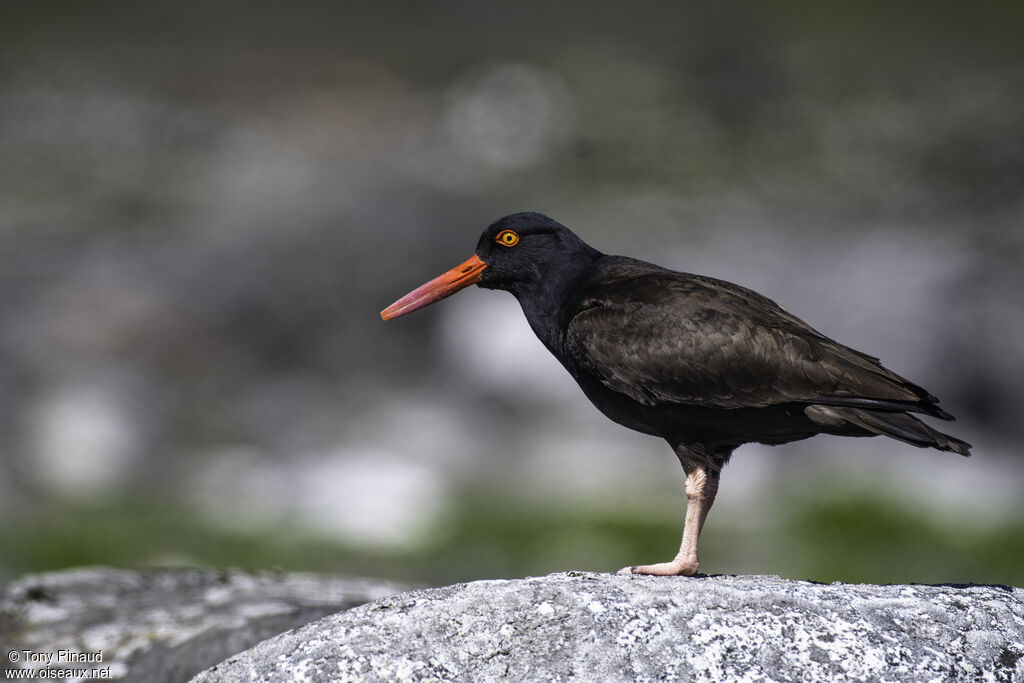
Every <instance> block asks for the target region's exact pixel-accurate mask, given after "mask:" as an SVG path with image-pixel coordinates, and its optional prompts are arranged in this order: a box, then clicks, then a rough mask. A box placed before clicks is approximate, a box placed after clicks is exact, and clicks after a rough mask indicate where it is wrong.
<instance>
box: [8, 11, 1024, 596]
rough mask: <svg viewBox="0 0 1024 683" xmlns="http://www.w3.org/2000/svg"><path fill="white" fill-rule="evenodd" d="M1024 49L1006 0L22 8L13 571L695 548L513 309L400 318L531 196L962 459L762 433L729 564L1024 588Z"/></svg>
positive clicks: (433, 567)
mask: <svg viewBox="0 0 1024 683" xmlns="http://www.w3.org/2000/svg"><path fill="white" fill-rule="evenodd" d="M546 5H554V6H546ZM627 7H628V8H627ZM1021 35H1024V6H1022V5H1018V4H1014V3H988V2H981V3H939V4H928V5H921V4H918V5H916V6H915V5H914V4H912V3H908V4H907V5H906V6H904V5H900V4H892V3H887V4H884V5H882V4H879V5H877V6H876V5H871V4H864V3H859V2H839V3H828V4H827V5H821V4H819V3H808V2H795V1H788V0H784V1H781V2H775V3H759V4H756V5H751V6H743V7H740V6H731V5H728V4H724V5H723V4H718V3H699V4H698V3H692V4H691V3H657V2H649V1H645V0H640V1H634V2H630V3H610V2H600V1H599V2H583V1H581V0H580V1H572V2H562V3H497V2H485V3H480V2H464V1H461V0H447V1H441V2H433V3H415V2H393V3H376V4H371V3H346V2H326V1H325V2H311V1H309V0H300V1H298V2H290V3H283V2H282V3H274V4H272V3H260V2H252V3H245V4H238V3H230V2H226V1H223V0H209V1H207V2H202V3H135V2H92V3H80V2H70V1H67V2H49V3H32V2H17V1H15V2H4V3H2V5H0V160H2V163H0V521H2V524H0V548H2V550H0V580H4V579H10V578H12V577H14V576H16V575H19V574H21V573H24V572H27V571H36V570H45V569H54V568H59V567H66V566H73V565H82V564H93V563H100V564H115V565H125V566H139V565H152V564H160V565H167V564H202V565H221V566H224V565H233V566H242V567H252V568H282V569H302V570H313V571H325V572H334V573H354V574H366V575H372V576H382V577H391V578H400V579H405V580H410V581H418V582H423V583H438V584H439V583H449V582H453V581H457V580H469V579H477V578H487V577H513V576H522V575H526V574H542V573H548V572H552V571H560V570H566V569H586V570H602V571H610V570H616V569H618V568H619V567H621V566H623V565H627V564H636V563H640V562H651V561H661V560H667V559H669V558H670V557H671V556H672V555H673V554H674V551H675V549H676V548H677V547H678V546H677V544H678V542H679V534H680V532H681V529H682V518H683V509H684V497H683V491H682V489H683V473H682V471H681V468H680V467H679V464H678V462H677V461H676V459H675V457H674V455H673V454H672V452H671V451H670V450H669V448H668V447H667V446H666V444H664V443H663V442H661V441H658V440H657V439H653V438H651V437H646V436H642V435H639V434H635V433H632V432H629V431H628V430H625V429H623V428H621V427H618V426H616V425H614V424H612V423H611V422H609V421H607V420H606V419H605V418H604V417H602V416H601V415H600V414H598V412H597V411H596V410H595V409H594V408H593V407H592V406H591V405H590V404H589V403H588V402H587V401H586V399H585V398H584V397H583V395H582V394H581V393H580V392H579V390H578V389H577V387H576V386H575V384H574V383H573V381H572V380H571V378H570V377H569V376H568V375H567V374H566V373H565V372H564V371H563V370H562V368H561V367H560V366H559V365H558V364H557V362H556V361H555V360H554V359H553V358H551V357H550V356H548V354H547V352H546V351H545V350H544V349H543V348H542V347H541V345H540V343H539V342H537V340H536V339H535V338H533V336H532V333H531V332H530V330H529V329H528V327H527V326H526V323H525V321H524V320H523V318H522V314H521V313H520V311H519V310H518V307H517V304H516V303H515V301H514V299H512V297H511V296H509V295H507V294H505V293H501V292H485V291H481V290H477V289H476V288H474V289H472V290H471V291H466V292H464V293H462V294H460V295H458V296H457V297H455V298H453V299H449V300H447V301H445V302H444V303H443V304H441V305H438V306H435V307H432V308H430V309H427V310H424V311H421V312H418V313H416V314H415V315H412V316H409V317H405V318H401V319H399V320H396V321H392V322H389V323H386V324H385V323H383V322H382V321H381V320H380V318H379V316H378V312H379V311H380V309H382V308H384V307H385V306H386V305H387V304H389V303H391V302H392V301H393V300H395V299H397V298H398V297H399V296H401V295H402V294H404V293H406V292H407V291H409V290H410V289H412V288H413V287H415V286H417V285H419V284H421V283H423V282H425V281H426V280H428V279H429V278H431V277H433V276H435V275H437V274H439V273H440V272H442V271H443V270H446V269H447V268H449V267H451V266H454V265H455V264H457V263H460V262H462V261H463V260H464V259H466V258H468V257H469V256H470V254H471V253H472V250H473V248H474V246H475V244H476V240H477V237H478V235H479V232H480V231H481V230H482V229H483V228H484V227H485V226H486V225H487V224H489V223H490V222H491V221H493V220H495V219H496V218H498V217H500V216H502V215H505V214H507V213H511V212H513V211H519V210H538V211H543V212H545V213H547V214H549V215H551V216H553V217H555V218H556V219H558V220H559V221H561V222H563V223H565V224H566V225H568V226H569V227H571V228H573V229H574V230H575V231H576V232H577V233H579V234H580V235H581V236H582V237H583V238H584V239H586V240H587V241H588V242H590V243H591V244H592V245H594V246H596V247H598V248H599V249H601V250H603V251H606V252H609V253H624V254H629V255H632V256H636V257H640V258H644V259H647V260H652V261H656V262H658V263H660V264H663V265H666V266H670V267H673V268H676V269H680V270H686V271H690V272H698V273H702V274H707V275H712V276H715V277H720V278H724V279H728V280H731V281H734V282H737V283H740V284H742V285H745V286H748V287H752V288H754V289H756V290H758V291H760V292H762V293H764V294H766V295H768V296H770V297H771V298H773V299H775V300H776V301H778V302H780V303H781V304H782V305H784V306H786V307H787V308H789V309H790V310H792V311H793V312H794V313H796V314H797V315H799V316H801V317H803V318H804V319H806V320H807V321H809V322H810V323H811V324H812V325H813V326H814V327H816V328H817V329H819V330H821V331H822V332H824V333H825V334H827V335H829V336H832V337H834V338H837V339H838V340H840V341H842V342H844V343H846V344H849V345H851V346H853V347H854V348H857V349H859V350H862V351H865V352H867V353H871V354H873V355H877V356H880V357H881V358H882V359H883V362H884V363H885V364H886V365H887V366H888V367H890V368H892V369H894V370H896V371H897V372H899V373H901V374H903V375H905V376H907V377H908V378H910V379H912V380H913V381H915V382H918V383H920V384H922V385H924V386H925V387H927V388H928V389H929V390H930V391H931V392H932V393H934V394H936V395H938V396H939V397H941V399H942V405H943V407H945V408H946V409H948V410H949V411H950V412H952V413H953V414H955V415H956V416H957V418H958V421H957V422H956V423H954V424H951V425H941V426H942V428H944V429H947V430H948V431H950V432H951V433H953V434H955V435H957V436H959V437H961V438H964V439H966V440H967V441H970V442H972V443H973V444H974V446H975V449H974V457H972V458H970V459H965V458H960V457H958V456H955V455H952V454H949V453H940V452H937V451H925V450H919V449H915V448H913V447H911V446H907V445H905V444H901V443H899V442H896V441H893V440H888V439H841V438H835V437H824V436H822V437H816V438H814V439H811V440H808V441H804V442H800V443H796V444H791V445H788V446H782V447H777V448H769V447H763V446H757V445H747V446H744V447H742V448H740V449H739V450H738V451H737V453H736V455H735V457H734V458H733V461H732V463H731V464H730V465H729V466H728V467H727V468H726V470H725V472H724V474H723V484H722V490H721V493H720V495H719V498H718V501H717V502H716V504H715V509H714V511H713V512H712V514H711V516H710V518H709V521H708V524H707V527H706V529H705V533H704V535H703V537H702V554H701V559H702V565H701V568H702V570H704V571H707V572H712V573H762V574H764V573H780V574H782V575H784V576H788V577H792V578H806V579H817V580H821V581H832V580H844V581H875V582H886V583H887V582H904V581H918V582H970V581H973V582H1000V583H1011V584H1016V585H1024V457H1022V454H1021V443H1022V440H1024V419H1022V417H1024V416H1022V414H1021V409H1022V407H1024V267H1022V263H1024V192H1022V188H1024V42H1022V41H1021Z"/></svg>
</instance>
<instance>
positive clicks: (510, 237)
mask: <svg viewBox="0 0 1024 683" xmlns="http://www.w3.org/2000/svg"><path fill="white" fill-rule="evenodd" d="M494 241H495V242H497V243H498V244H501V245H503V246H506V247H514V246H516V245H517V244H519V235H518V234H516V231H515V230H502V231H501V232H499V233H498V236H497V237H495V238H494Z"/></svg>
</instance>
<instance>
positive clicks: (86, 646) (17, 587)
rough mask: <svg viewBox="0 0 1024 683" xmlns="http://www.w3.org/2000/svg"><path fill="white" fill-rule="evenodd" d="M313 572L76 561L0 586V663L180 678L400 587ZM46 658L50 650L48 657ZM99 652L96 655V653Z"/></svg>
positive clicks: (158, 679)
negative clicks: (76, 565)
mask: <svg viewBox="0 0 1024 683" xmlns="http://www.w3.org/2000/svg"><path fill="white" fill-rule="evenodd" d="M399 589H400V588H399V587H398V586H396V585H394V584H388V583H384V582H382V581H368V580H364V579H352V578H338V577H335V578H329V577H322V576H315V575H311V574H274V573H262V574H252V573H247V572H242V571H235V570H231V571H216V570H208V569H161V570H148V571H126V570H116V569H106V568H88V569H75V570H69V571H63V572H53V573H48V574H38V575H30V576H27V577H24V578H22V579H19V580H18V581H16V582H15V583H12V584H11V585H9V586H8V587H7V588H6V590H4V592H3V593H2V594H0V643H2V644H3V651H4V656H3V663H2V664H0V670H3V671H4V672H5V673H6V672H7V671H8V670H10V669H19V668H22V669H34V670H36V675H37V676H39V675H42V671H43V670H47V669H48V670H49V671H48V674H49V677H51V678H52V677H54V676H53V672H54V671H57V670H61V671H67V670H70V669H87V670H90V671H93V672H94V673H92V674H88V673H84V672H79V673H84V675H98V676H100V677H103V678H108V679H114V680H117V679H121V680H129V681H133V682H136V681H138V682H142V683H150V682H154V683H163V682H165V681H166V682H168V683H169V682H172V681H175V682H177V681H184V680H187V679H188V678H189V677H190V676H192V675H194V674H195V673H197V672H199V671H202V670H203V669H205V668H207V667H209V666H211V665H212V664H215V663H216V662H219V661H221V660H223V659H224V658H225V657H227V656H229V655H231V654H233V653H236V652H240V651H241V650H244V649H245V648H247V647H251V646H252V645H255V644H256V643H258V642H260V641H261V640H263V639H265V638H268V637H270V636H272V635H274V634H276V633H281V632H282V631H285V630H287V629H290V628H294V627H296V626H301V625H302V624H305V623H308V622H310V621H312V620H314V619H318V618H320V617H322V616H324V615H325V614H331V613H334V612H337V611H339V610H344V609H348V608H350V607H353V606H355V605H360V604H363V603H365V602H368V601H369V600H373V599H376V598H380V597H382V596H384V595H388V594H391V593H394V592H396V591H398V590H399ZM47 658H51V659H50V661H49V662H47V661H46V659H47ZM97 659H98V660H99V661H96V660H97Z"/></svg>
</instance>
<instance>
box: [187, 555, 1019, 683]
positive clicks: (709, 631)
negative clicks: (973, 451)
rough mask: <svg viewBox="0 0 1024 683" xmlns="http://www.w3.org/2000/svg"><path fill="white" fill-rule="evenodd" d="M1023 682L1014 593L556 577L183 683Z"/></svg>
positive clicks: (386, 604)
mask: <svg viewBox="0 0 1024 683" xmlns="http://www.w3.org/2000/svg"><path fill="white" fill-rule="evenodd" d="M573 679H575V680H600V681H643V680H715V681H720V680H747V681H761V680H785V681H792V680H803V681H808V680H810V681H817V680H828V681H834V680H889V681H925V680H928V681H934V680H995V681H1011V680H1022V681H1024V589H1020V588H1009V587H1005V586H898V585H897V586H874V585H851V584H832V585H823V584H814V583H808V582H804V581H791V580H785V579H780V578H778V577H771V576H745V577H740V576H710V577H700V578H696V579H683V578H680V579H665V578H653V577H640V576H616V575H603V574H579V573H569V574H553V575H551V576H547V577H540V578H530V579H523V580H514V581H478V582H474V583H468V584H461V585H456V586H451V587H447V588H436V589H429V590H417V591H411V592H407V593H401V594H397V595H392V596H390V597H387V598H383V599H381V600H377V601H376V602H373V603H370V604H367V605H363V606H361V607H357V608H355V609H352V610H349V611H347V612H343V613H340V614H334V615H332V616H329V617H326V618H324V619H322V620H320V621H317V622H314V623H310V624H307V625H306V626H303V627H301V628H299V629H296V630H294V631H290V632H288V633H284V634H281V635H278V636H276V637H274V638H271V639H270V640H267V641H265V642H263V643H261V644H259V645H257V646H256V647H254V648H252V649H251V650H248V651H246V652H244V653H242V654H239V655H236V656H234V657H231V658H229V659H228V660H227V661H225V662H222V663H221V664H219V665H217V666H215V667H213V668H212V669H209V670H208V671H205V672H203V673H202V674H200V675H199V676H197V677H196V678H194V679H193V680H194V681H197V682H205V683H211V682H214V681H217V682H235V681H238V682H245V683H248V682H249V681H257V680H258V681H354V680H359V681H374V680H387V681H394V680H399V681H419V680H435V681H436V680H445V681H447V680H454V681H481V680H511V681H520V680H530V681H544V680H573Z"/></svg>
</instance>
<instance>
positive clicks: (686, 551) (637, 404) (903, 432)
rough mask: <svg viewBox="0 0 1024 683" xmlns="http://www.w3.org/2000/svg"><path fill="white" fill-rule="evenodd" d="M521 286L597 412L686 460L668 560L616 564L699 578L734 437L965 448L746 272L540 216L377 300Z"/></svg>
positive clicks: (917, 397)
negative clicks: (671, 265) (649, 255)
mask: <svg viewBox="0 0 1024 683" xmlns="http://www.w3.org/2000/svg"><path fill="white" fill-rule="evenodd" d="M473 284H475V285H479V286H480V287H485V288H488V289H504V290H506V291H509V292H511V293H512V295H513V296H515V297H516V299H518V300H519V304H520V305H521V306H522V308H523V313H525V314H526V319H527V320H528V321H529V323H530V327H532V328H533V331H534V332H535V333H536V334H537V336H538V337H539V338H540V340H541V341H542V342H543V343H544V346H546V347H547V348H548V350H549V351H551V353H553V354H554V355H555V357H556V358H557V359H558V360H559V361H561V363H562V365H564V366H565V369H566V370H568V371H569V374H571V375H572V376H573V378H574V379H575V380H576V382H577V383H578V384H579V385H580V388H581V389H583V393H584V394H586V395H587V398H589V399H590V400H591V402H592V403H593V404H594V405H595V406H597V408H598V410H600V411H601V412H602V413H604V414H605V415H606V416H607V417H609V418H611V419H612V420H614V421H615V422H618V423H619V424H621V425H624V426H626V427H629V428H630V429H635V430H637V431H639V432H643V433H645V434H653V435H655V436H660V437H662V438H664V439H665V440H666V441H668V443H669V445H670V446H672V449H673V450H674V451H675V453H676V455H677V456H678V457H679V461H680V462H681V463H682V465H683V470H684V471H685V472H686V497H687V505H686V522H685V524H684V526H683V540H682V544H681V546H680V548H679V554H677V555H676V557H675V559H673V560H672V561H671V562H663V563H660V564H653V565H643V566H636V567H627V568H625V569H623V570H622V571H623V572H626V573H629V572H632V573H637V574H657V575H677V574H682V575H687V576H690V575H693V574H695V573H696V572H697V537H698V536H699V534H700V530H701V526H702V525H703V524H704V519H705V518H706V517H707V514H708V510H710V509H711V504H712V503H713V502H714V500H715V493H716V491H717V490H718V479H719V473H720V472H721V469H722V466H723V465H725V463H726V462H727V461H728V460H729V457H730V455H732V452H733V450H734V449H735V448H736V447H737V446H739V445H740V444H744V443H749V442H757V443H764V444H773V445H774V444H781V443H787V442H789V441H796V440H798V439H806V438H807V437H809V436H814V435H815V434H839V435H843V436H876V435H879V434H881V435H883V436H889V437H892V438H894V439H899V440H900V441H905V442H906V443H909V444H913V445H914V446H920V447H931V448H937V449H939V450H943V451H952V452H954V453H959V454H960V455H970V444H967V443H965V442H963V441H961V440H960V439H957V438H954V437H952V436H949V435H947V434H943V433H942V432H939V431H937V430H935V429H933V428H931V427H930V426H928V425H927V424H925V423H923V422H921V421H920V420H918V419H917V418H916V417H914V416H913V415H911V413H922V414H924V415H929V416H931V417H937V418H939V419H942V420H952V419H953V418H952V416H951V415H949V414H948V413H947V412H946V411H944V410H942V408H939V406H938V405H937V404H938V399H936V398H935V397H934V396H932V395H931V394H929V393H928V392H927V391H925V390H924V389H922V388H921V387H919V386H917V385H915V384H913V383H911V382H908V381H907V380H905V379H903V378H902V377H900V376H899V375H897V374H896V373H894V372H891V371H889V370H886V369H885V368H883V367H882V366H881V364H880V363H879V361H878V359H877V358H874V357H872V356H869V355H867V354H864V353H861V352H859V351H854V350H853V349H851V348H849V347H846V346H843V345H842V344H839V343H838V342H835V341H833V340H831V339H829V338H828V337H826V336H825V335H823V334H821V333H820V332H818V331H816V330H815V329H814V328H812V327H810V326H809V325H808V324H807V323H805V322H804V321H802V320H800V319H799V318H797V317H796V316H795V315H793V314H792V313H790V312H789V311H787V310H786V309H784V308H782V307H781V306H779V305H778V304H776V303H775V302H774V301H772V300H770V299H768V298H766V297H763V296H761V295H760V294H758V293H757V292H754V291H751V290H749V289H746V288H744V287H740V286H739V285H734V284H732V283H729V282H724V281H722V280H716V279H714V278H710V277H703V276H701V275H690V274H687V273H677V272H675V271H672V270H668V269H666V268H662V267H660V266H656V265H653V264H651V263H644V262H643V261H638V260H636V259H632V258H627V257H624V256H607V255H605V254H602V253H601V252H599V251H598V250H596V249H594V248H593V247H591V246H589V245H588V244H586V243H585V242H584V241H583V240H581V239H580V238H579V237H577V236H576V235H575V234H573V233H572V232H571V231H570V230H569V229H568V228H566V227H565V226H563V225H561V224H559V223H558V222H556V221H554V220H552V219H551V218H548V217H547V216H544V215H543V214H539V213H516V214H512V215H511V216H506V217H505V218H502V219H501V220H499V221H496V222H495V223H493V224H492V225H491V226H490V227H489V228H487V229H486V230H485V231H484V233H483V235H481V237H480V241H479V242H478V243H477V247H476V253H475V254H474V255H473V257H472V258H470V259H469V260H468V261H466V262H465V263H463V264H462V265H459V266H456V267H455V268H453V269H452V270H450V271H448V272H447V273H445V274H444V275H441V276H440V277H437V278H435V279H433V280H431V281H430V282H428V283H427V284H425V285H423V286H422V287H420V288H418V289H416V290H414V291H412V292H410V293H409V294H407V295H406V296H404V297H402V298H401V299H399V300H398V301H396V302H395V303H393V304H391V305H390V306H388V307H387V308H386V309H384V310H383V311H382V312H381V317H382V318H384V319H385V320H389V319H391V318H395V317H397V316H400V315H404V314H406V313H409V312H411V311H414V310H416V309H417V308H421V307H423V306H426V305H427V304H430V303H433V302H435V301H438V300H439V299H442V298H444V297H446V296H449V295H451V294H454V293H455V292H457V291H459V290H460V289H462V288H464V287H468V286H469V285H473Z"/></svg>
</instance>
